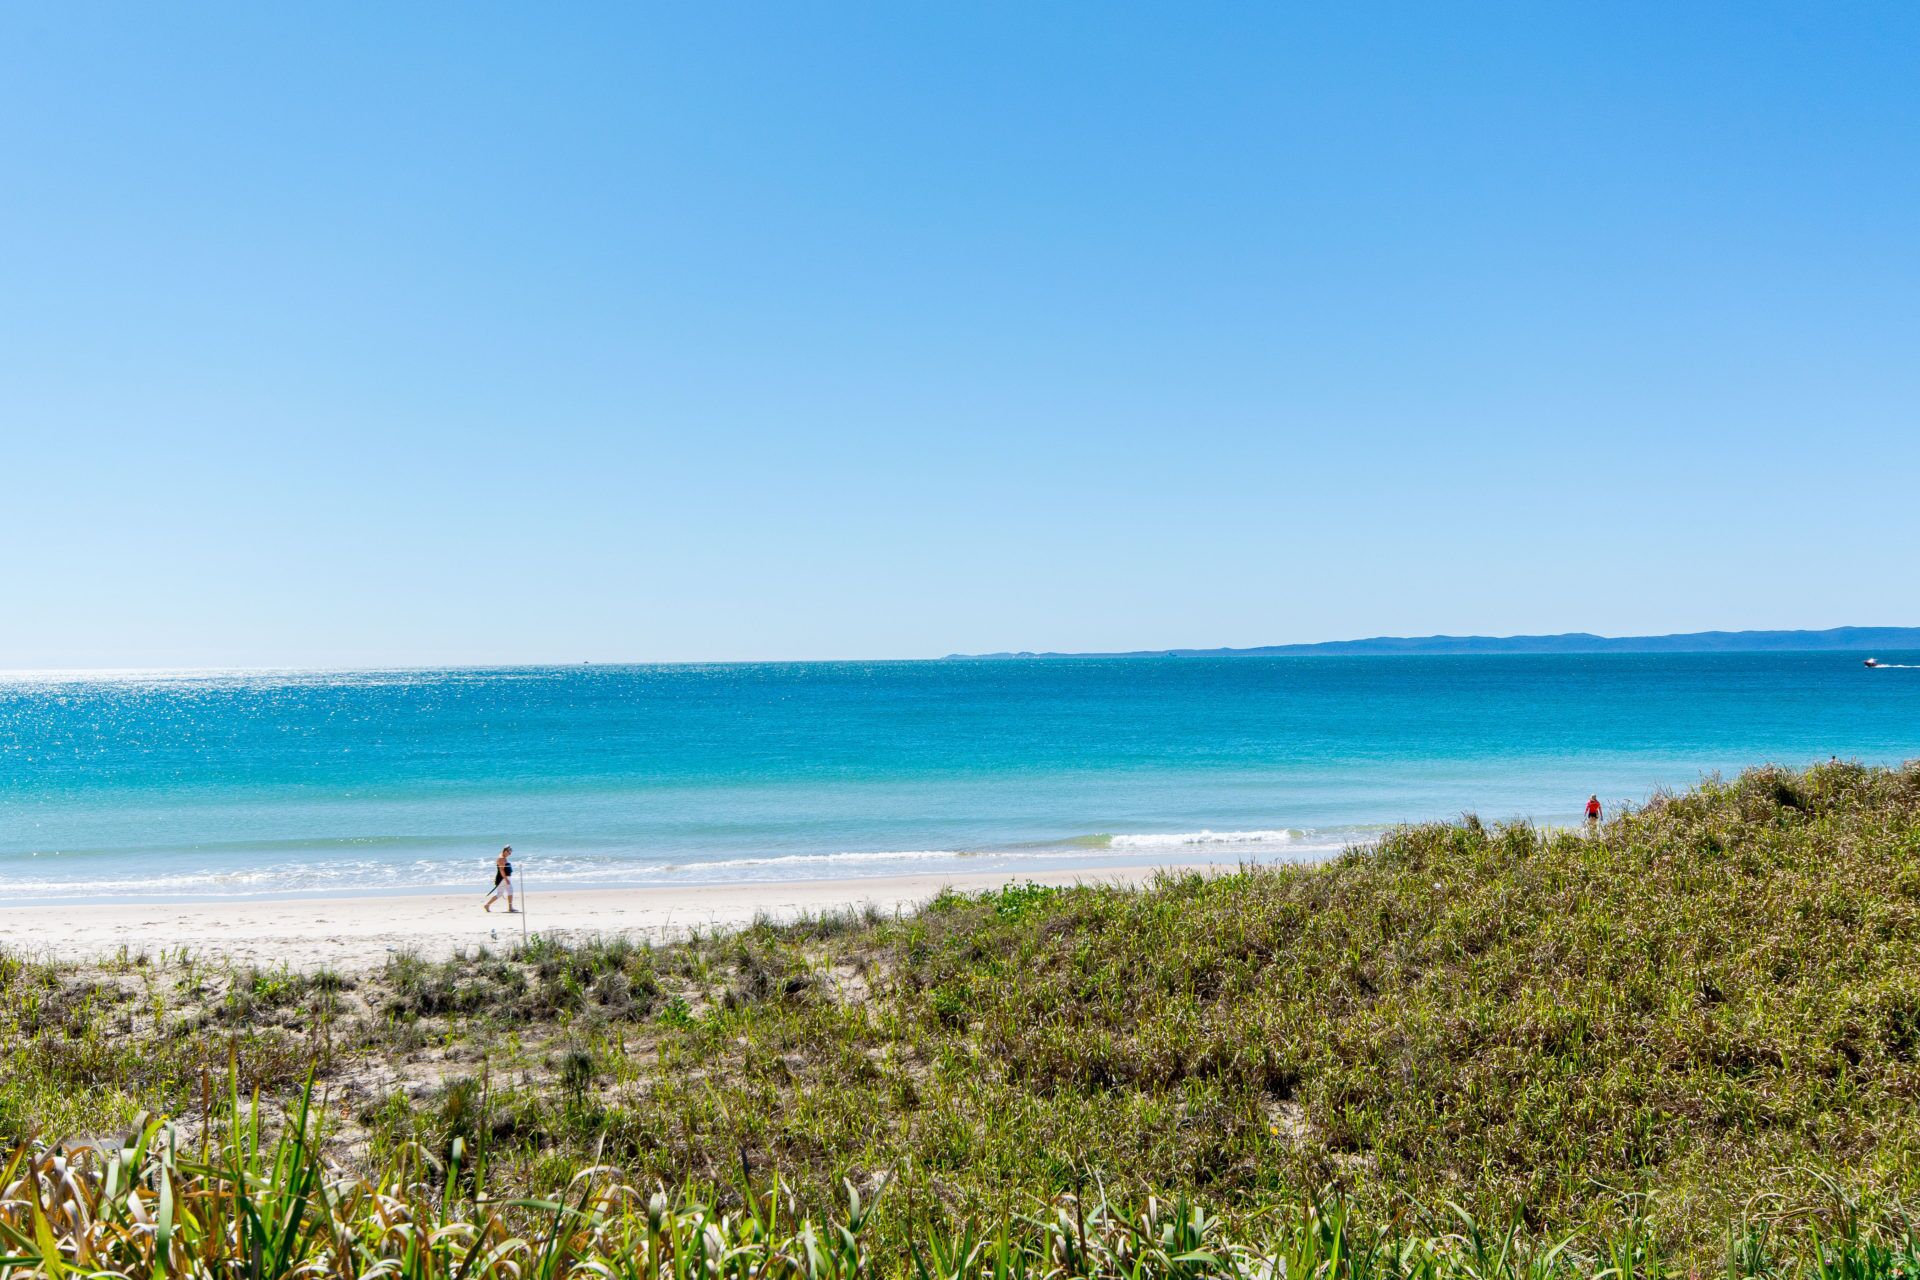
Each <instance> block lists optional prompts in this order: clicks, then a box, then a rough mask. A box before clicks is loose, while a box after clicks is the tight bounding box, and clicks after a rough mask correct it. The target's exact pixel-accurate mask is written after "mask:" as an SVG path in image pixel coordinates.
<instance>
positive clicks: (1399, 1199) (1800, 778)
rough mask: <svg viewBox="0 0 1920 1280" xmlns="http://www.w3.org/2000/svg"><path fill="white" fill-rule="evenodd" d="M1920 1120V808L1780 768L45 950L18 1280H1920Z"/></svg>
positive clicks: (3, 1083)
mask: <svg viewBox="0 0 1920 1280" xmlns="http://www.w3.org/2000/svg"><path fill="white" fill-rule="evenodd" d="M1916 1090H1920V768H1913V767H1909V768H1906V769H1900V770H1882V769H1873V768H1866V767H1861V766H1856V765H1850V764H1840V763H1835V764H1829V765H1824V766H1820V767H1816V768H1814V769H1810V770H1807V771H1804V772H1794V771H1787V770H1781V769H1759V770H1754V771H1751V772H1748V773H1746V774H1744V775H1742V776H1740V777H1738V778H1735V779H1732V780H1730V781H1718V780H1715V781H1710V782H1708V783H1706V784H1703V785H1702V786H1701V787H1699V788H1697V789H1695V790H1693V791H1690V792H1687V793H1685V794H1679V795H1662V796H1657V797H1655V798H1654V799H1653V800H1652V801H1650V802H1649V803H1648V804H1646V805H1645V806H1643V807H1641V808H1638V809H1636V810H1633V811H1631V812H1627V813H1624V814H1622V815H1620V816H1618V817H1616V818H1615V819H1614V820H1613V821H1611V822H1609V823H1607V824H1605V825H1604V826H1602V827H1601V828H1599V829H1598V830H1597V831H1596V832H1594V833H1591V834H1588V833H1583V832H1569V831H1546V830H1540V829H1536V828H1534V827H1531V826H1528V825H1526V824H1517V823H1510V824H1500V823H1486V822H1482V821H1481V820H1480V819H1478V818H1476V817H1473V816H1471V815H1468V816H1464V817H1462V818H1461V819H1460V820H1459V821H1456V822H1452V823H1446V824H1435V825H1429V826H1420V827H1412V828H1407V829H1404V830H1401V831H1398V832H1395V833H1393V834H1392V835H1390V836H1389V837H1388V838H1386V839H1385V840H1383V841H1382V842H1381V843H1380V844H1379V845H1377V846H1375V847H1372V848H1369V849H1365V850H1354V851H1351V852H1349V853H1347V854H1345V855H1343V856H1341V857H1340V858H1338V859H1336V860H1334V861H1333V862H1332V863H1331V864H1328V865H1325V866H1320V867H1311V868H1304V867H1257V868H1256V867H1248V868H1244V869H1242V870H1241V871H1239V872H1238V873H1235V874H1230V875H1223V876H1214V877H1208V876H1202V875H1197V874H1190V875H1167V876H1163V877H1162V878H1160V879H1159V880H1157V881H1156V882H1154V883H1153V884H1151V885H1148V886H1145V887H1143V888H1140V889H1123V888H1117V887H1083V888H1075V889H1066V890H1054V889H1047V888H1040V887H1035V886H1027V885H1009V886H1008V887H1007V888H1006V889H1004V890H1002V891H1000V892H996V893H992V894H986V895H981V896H958V895H948V896H945V897H943V898H941V899H939V900H936V901H935V902H934V903H932V904H931V905H930V906H929V907H928V908H927V909H925V910H924V911H922V912H920V913H918V914H916V915H913V916H911V917H906V918H900V919H893V918H878V917H872V916H834V917H826V918H820V919H814V920H808V921H804V922H801V923H798V924H791V925H781V926H776V925H772V924H764V925H760V926H756V927H754V928H751V929H747V930H744V931H740V932H737V933H730V934H723V935H717V936H701V937H695V938H690V939H688V940H686V941H684V942H677V943H674V944H671V945H658V946H648V945H645V944H642V943H636V942H633V941H630V940H626V939H621V938H603V939H574V940H565V941H563V940H557V939H547V938H536V939H534V940H533V941H531V942H529V943H528V944H527V945H526V946H524V947H520V948H516V949H514V950H512V951H509V952H505V953H501V954H487V953H476V954H469V955H466V956H462V957H458V958H455V959H452V960H443V961H429V960H426V959H423V958H420V957H416V956H408V955H398V956H396V957H394V958H393V959H392V961H391V962H390V963H388V964H387V966H386V967H385V968H384V969H383V970H379V971H375V972H368V973H357V974H337V973H331V972H318V973H293V972H269V971H263V970H255V969H244V968H234V967H231V966H226V965H222V964H219V963H213V962H209V961H208V960H206V959H204V958H201V957H197V956H195V955H193V954H191V953H168V954H152V955H141V954H128V955H123V956H120V957H117V958H115V959H114V960H113V961H111V962H107V963H103V964H98V965H92V966H84V967H75V966H62V965H54V964H48V963H42V962H39V961H36V960H34V959H32V958H31V957H28V956H23V955H19V954H13V955H7V956H5V957H3V958H0V1151H5V1150H11V1151H12V1153H13V1154H12V1155H11V1157H10V1159H11V1163H8V1159H9V1157H7V1156H5V1155H0V1174H4V1176H0V1202H3V1203H0V1236H4V1238H0V1255H7V1254H12V1255H15V1256H17V1257H19V1258H21V1259H29V1260H31V1261H23V1262H21V1263H19V1264H17V1265H20V1266H40V1265H43V1264H44V1263H45V1259H46V1257H47V1251H48V1247H49V1242H51V1243H52V1244H54V1245H57V1246H59V1247H60V1248H61V1249H63V1250H64V1253H63V1254H62V1256H64V1257H66V1258H67V1259H68V1260H69V1261H70V1262H72V1263H74V1265H76V1266H77V1267H78V1268H79V1269H80V1270H81V1271H83V1272H84V1271H89V1270H94V1269H99V1268H105V1269H114V1270H142V1271H146V1272H149V1273H151V1272H152V1268H153V1267H154V1266H155V1265H156V1259H157V1258H160V1257H162V1256H163V1255H164V1254H165V1251H166V1250H168V1249H174V1248H178V1249H179V1250H182V1251H184V1252H183V1253H182V1254H181V1257H180V1259H179V1264H180V1267H181V1268H184V1269H186V1270H192V1268H193V1267H195V1266H202V1263H201V1262H195V1261H193V1259H195V1258H203V1259H205V1264H204V1267H203V1269H204V1270H205V1271H206V1272H207V1273H208V1274H211V1273H213V1272H214V1271H216V1270H221V1268H220V1266H219V1265H216V1264H217V1263H218V1262H219V1260H220V1259H222V1258H228V1257H230V1256H231V1257H238V1256H240V1255H238V1254H232V1253H231V1251H232V1250H236V1249H240V1250H245V1249H254V1250H264V1251H265V1252H257V1253H256V1254H254V1255H249V1256H254V1257H255V1258H256V1261H257V1260H258V1259H260V1258H280V1259H282V1260H283V1261H288V1265H289V1269H291V1267H292V1266H293V1265H294V1264H295V1263H308V1264H311V1269H312V1270H314V1271H316V1272H317V1273H326V1274H332V1273H336V1272H337V1273H340V1274H350V1273H359V1272H363V1271H365V1270H366V1269H368V1268H369V1267H371V1266H372V1265H373V1262H374V1260H375V1259H376V1258H379V1257H387V1256H390V1255H391V1256H396V1257H397V1256H400V1255H402V1254H404V1255H406V1257H407V1259H408V1261H406V1262H405V1264H404V1266H401V1265H400V1264H396V1265H395V1267H394V1268H390V1269H398V1270H406V1269H408V1268H412V1270H410V1271H409V1272H408V1273H409V1274H442V1273H444V1274H448V1275H453V1274H459V1273H461V1272H462V1271H468V1272H470V1273H472V1274H486V1273H487V1272H488V1270H489V1268H498V1267H505V1266H507V1265H508V1264H511V1267H512V1269H513V1273H514V1274H521V1275H527V1274H562V1273H565V1272H567V1271H569V1270H570V1269H574V1268H578V1267H580V1266H582V1265H584V1264H585V1263H586V1262H588V1261H591V1260H592V1259H594V1258H601V1259H603V1260H604V1259H615V1258H617V1259H619V1260H620V1261H618V1263H617V1266H614V1269H616V1270H618V1269H620V1268H626V1269H627V1271H626V1272H625V1273H629V1274H638V1273H639V1272H641V1271H647V1272H649V1273H652V1274H666V1273H668V1272H672V1273H674V1274H694V1273H699V1270H700V1268H701V1267H702V1266H706V1265H708V1263H706V1262H700V1261H698V1260H699V1259H707V1260H709V1261H712V1260H715V1259H731V1260H733V1261H728V1262H726V1264H725V1266H724V1267H722V1266H721V1265H720V1263H718V1262H713V1266H714V1267H715V1268H716V1270H726V1269H727V1268H733V1267H736V1264H737V1271H736V1270H727V1273H728V1274H736V1273H737V1274H742V1275H745V1274H757V1275H758V1274H766V1275H779V1274H801V1273H803V1272H804V1273H805V1274H809V1275H814V1274H857V1273H862V1272H863V1271H866V1270H873V1271H877V1272H881V1273H905V1274H914V1273H916V1272H917V1273H919V1274H927V1275H932V1274H952V1275H958V1274H984V1273H986V1272H989V1271H994V1270H995V1268H996V1267H1002V1268H1005V1269H1008V1270H1020V1271H1022V1273H1025V1272H1032V1273H1036V1274H1043V1273H1049V1272H1054V1273H1059V1274H1073V1275H1082V1274H1086V1275H1092V1274H1099V1275H1108V1274H1112V1275H1119V1274H1135V1273H1139V1274H1249V1275H1251V1274H1262V1275H1272V1274H1276V1273H1277V1271H1278V1270H1280V1269H1282V1268H1280V1267H1278V1266H1277V1265H1276V1264H1277V1261H1278V1260H1281V1259H1285V1260H1286V1261H1285V1266H1284V1270H1285V1273H1286V1274H1287V1275H1289V1276H1293V1275H1295V1274H1296V1271H1304V1272H1306V1273H1310V1274H1321V1273H1325V1274H1327V1275H1330V1276H1331V1275H1343V1274H1350V1275H1356V1276H1357V1275H1362V1274H1364V1275H1368V1276H1373V1275H1379V1276H1382V1277H1388V1276H1401V1275H1408V1276H1411V1275H1416V1274H1417V1275H1422V1276H1435V1277H1439V1276H1454V1275H1459V1276H1465V1275H1468V1274H1472V1275H1477V1276H1504V1275H1507V1274H1509V1273H1511V1274H1514V1275H1519V1274H1521V1273H1522V1272H1524V1273H1526V1274H1528V1275H1539V1276H1550V1275H1556V1274H1562V1273H1565V1274H1576V1273H1578V1274H1592V1273H1596V1272H1602V1271H1609V1270H1611V1271H1613V1272H1616V1273H1631V1274H1638V1275H1646V1276H1651V1275H1657V1274H1664V1273H1667V1272H1669V1271H1671V1272H1673V1273H1676V1274H1680V1273H1698V1272H1700V1271H1701V1270H1702V1269H1706V1268H1711V1269H1713V1270H1716V1271H1721V1272H1722V1273H1723V1274H1736V1275H1760V1274H1781V1275H1787V1274H1793V1275H1799V1274H1807V1275H1814V1274H1819V1275H1822V1276H1824V1275H1829V1274H1833V1275H1838V1274H1875V1275H1890V1274H1896V1273H1897V1274H1907V1275H1912V1274H1920V1267H1917V1266H1916V1263H1915V1261H1914V1256H1913V1245H1912V1234H1911V1231H1910V1229H1909V1227H1908V1225H1907V1223H1908V1219H1907V1216H1906V1214H1907V1206H1908V1205H1911V1204H1913V1203H1915V1196H1916V1192H1920V1161H1917V1160H1916V1152H1917V1151H1920V1107H1917V1106H1916ZM256 1097H257V1098H258V1099H259V1100H260V1101H259V1104H258V1106H257V1107H256V1104H255V1099H256ZM148 1116H166V1117H169V1121H168V1123H167V1124H166V1125H164V1126H162V1125H161V1124H160V1123H159V1122H157V1121H151V1120H148V1119H147V1118H146V1117H148ZM263 1124H264V1126H265V1132H263V1131H262V1128H261V1126H262V1125H263ZM80 1147H85V1148H88V1150H87V1151H86V1152H84V1153H82V1152H79V1151H78V1150H76V1149H77V1148H80ZM69 1183H70V1184H71V1185H68V1184H69ZM136 1185H137V1187H138V1188H139V1190H137V1191H135V1190H134V1188H135V1187H136ZM656 1192H658V1193H659V1194H658V1195H656ZM163 1196H164V1197H165V1202H166V1203H170V1204H172V1205H174V1206H176V1210H178V1209H179V1207H180V1206H187V1205H191V1206H195V1208H194V1211H193V1213H192V1214H189V1215H186V1216H185V1217H182V1216H178V1214H176V1217H175V1219H174V1223H175V1225H174V1228H173V1234H172V1236H171V1237H170V1240H169V1242H167V1243H164V1244H163V1243H161V1242H160V1241H159V1240H158V1237H157V1234H156V1230H157V1229H156V1228H155V1227H154V1225H153V1221H148V1222H146V1223H145V1224H144V1225H143V1223H142V1221H141V1218H140V1215H142V1214H146V1215H148V1217H149V1218H150V1219H152V1218H153V1215H155V1214H157V1213H158V1211H159V1207H160V1205H161V1204H162V1202H163V1201H162V1197H163ZM189 1219H190V1221H191V1225H188V1223H189ZM154 1221H157V1219H154ZM276 1223H278V1224H280V1226H278V1227H276V1228H274V1229H273V1230H268V1229H267V1228H269V1227H273V1225H274V1224H276ZM289 1223H291V1224H292V1225H288V1224H289ZM43 1228H44V1231H43ZM89 1232H91V1233H93V1235H92V1236H89V1235H88V1233H89ZM61 1242H65V1243H64V1244H62V1243H61ZM276 1242H279V1243H276ZM155 1249H159V1250H160V1251H161V1253H159V1254H156V1253H155V1252H154V1250H155ZM276 1249H278V1250H281V1252H278V1253H274V1252H273V1250H276ZM141 1250H146V1252H144V1253H142V1252H141ZM88 1251H97V1252H98V1253H99V1255H100V1258H101V1259H105V1261H101V1262H99V1263H97V1264H95V1263H92V1262H89V1260H88V1258H87V1257H86V1256H83V1255H85V1254H87V1253H88ZM409 1251H411V1252H409ZM296 1255H297V1256H296ZM1183 1259H1184V1260H1183ZM4 1265H6V1264H4V1263H0V1266H4ZM609 1265H613V1264H609ZM688 1268H691V1270H688ZM1142 1268H1144V1270H1142ZM1183 1269H1184V1271H1183ZM221 1273H222V1274H226V1273H228V1272H226V1271H221ZM253 1273H256V1274H257V1273H261V1272H258V1271H257V1270H256V1271H255V1272H253ZM497 1273H502V1274H504V1273H505V1272H497Z"/></svg>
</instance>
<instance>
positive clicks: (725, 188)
mask: <svg viewBox="0 0 1920 1280" xmlns="http://www.w3.org/2000/svg"><path fill="white" fill-rule="evenodd" d="M1917 56H1920V7H1916V6H1911V5H1893V4H1885V5H1873V4H1857V5H1843V6H1835V5H1816V4H1807V5H1803V6H1775V5H1762V4H1737V5H1736V4H1727V5H1713V4H1697V5H1664V4H1610V5H1541V4H1531V3H1528V4H1513V5H1412V4H1409V5H1353V6H1349V5H1339V6H1333V5H1327V6H1276V5H1266V4H1260V5H1253V4H1249V5H1244V6H1240V5H1228V4H1221V5H1110V4H1078V5H1075V4H952V5H917V4H916V5H864V4H863V5H847V4H817V3H793V4H770V5H751V6H749V5H726V4H720V5H671V6H664V5H662V6H645V5H627V4H620V5H605V6H595V5H590V4H581V5H568V6H559V7H555V6H531V5H499V6H488V5H480V4H465V3H463V4H457V5H456V4H442V5H431V4H417V5H404V6H396V5H373V4H364V5H354V4H326V5H318V4H316V5H306V6H292V5H243V4H225V5H197V6H157V5H148V6H139V5H131V4H124V5H115V4H101V5H73V4H67V3H48V4H16V5H10V6H8V7H7V8H6V9H5V10H4V12H0V160H3V162H4V169H0V243H4V245H5V254H4V258H3V259H0V467H4V474H5V477H6V485H5V490H4V492H5V494H6V505H7V520H6V528H7V542H6V551H5V554H4V557H3V558H0V595H3V597H4V599H3V600H0V666H10V667H20V666H29V667H42V666H55V667H73V666H172V665H228V664H237V665H353V664H369V663H374V664H377V663H400V664H422V663H438V662H519V661H541V660H555V661H573V660H579V659H583V658H585V659H594V660H606V661H611V660H620V659H628V660H651V659H702V658H711V659H736V658H758V657H833V656H873V657H896V656H897V657H907V656H923V655H938V654H942V653H946V652H949V651H956V650H960V651H971V650H985V649H1004V648H1054V649H1083V648H1100V649H1105V648H1131V647H1153V646H1162V645H1174V644H1180V645H1214V644H1234V645H1244V644H1260V643H1277V642H1284V641H1295V640H1315V639H1328V638H1338V637H1347V636H1357V635H1369V634H1378V633H1394V634H1423V633H1428V632H1436V631H1451V632H1463V631H1475V632H1491V633H1501V632H1513V631H1558V630H1572V629H1582V630H1594V631H1602V632H1608V633H1628V632H1642V631H1647V632H1657V631H1673V630H1692V629H1698V628H1708V627H1774V626H1809V627H1819V626H1831V625H1838V624H1845V623H1861V624H1901V623H1920V606H1916V604H1915V603H1914V599H1915V590H1914V589H1915V587H1916V585H1917V584H1916V577H1917V576H1920V574H1917V572H1916V568H1915V566H1916V564H1917V563H1920V557H1916V554H1915V548H1916V544H1920V503H1916V501H1915V493H1914V490H1915V485H1916V481H1920V443H1916V441H1920V430H1916V427H1920V422H1916V418H1920V412H1917V409H1916V407H1917V406H1920V358H1917V354H1920V308H1917V306H1916V299H1920V235H1917V234H1916V231H1917V230H1920V78H1917V77H1915V76H1914V75H1913V74H1912V69H1913V67H1914V66H1915V65H1916V61H1917Z"/></svg>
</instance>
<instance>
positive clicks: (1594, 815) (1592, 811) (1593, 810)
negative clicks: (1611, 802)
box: [1587, 794, 1600, 827]
mask: <svg viewBox="0 0 1920 1280" xmlns="http://www.w3.org/2000/svg"><path fill="white" fill-rule="evenodd" d="M1587 825H1588V826H1590V827H1597V826H1599V825H1600V797H1599V796H1598V795H1597V794H1596V795H1590V796H1588V797H1587Z"/></svg>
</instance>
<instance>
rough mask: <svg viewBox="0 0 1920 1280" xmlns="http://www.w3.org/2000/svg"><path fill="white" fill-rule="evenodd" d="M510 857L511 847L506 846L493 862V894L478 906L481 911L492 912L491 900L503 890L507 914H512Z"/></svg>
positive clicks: (511, 864) (511, 867) (511, 868)
mask: <svg viewBox="0 0 1920 1280" xmlns="http://www.w3.org/2000/svg"><path fill="white" fill-rule="evenodd" d="M512 857H513V846H512V845H508V846H507V847H506V848H504V849H502V850H501V851H500V856H499V857H497V858H495V859H494V860H493V892H492V893H490V894H488V895H487V900H486V901H485V902H483V903H481V904H480V908H481V910H483V911H491V910H493V900H494V899H495V898H497V897H499V896H500V891H501V890H502V889H505V890H506V891H507V914H508V915H512V914H513V863H512V862H511V861H510V859H511V858H512Z"/></svg>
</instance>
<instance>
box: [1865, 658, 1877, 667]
mask: <svg viewBox="0 0 1920 1280" xmlns="http://www.w3.org/2000/svg"><path fill="white" fill-rule="evenodd" d="M1866 665H1867V666H1869V667H1877V666H1879V665H1880V659H1878V658H1868V659H1867V662H1866Z"/></svg>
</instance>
